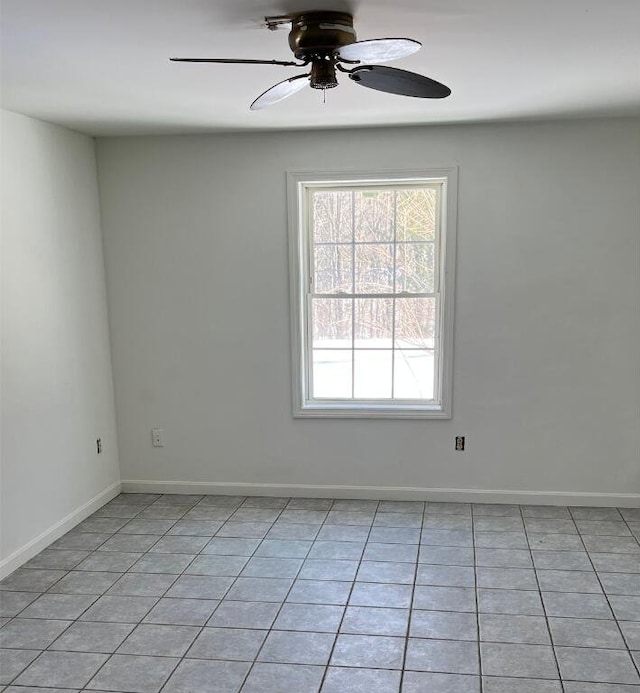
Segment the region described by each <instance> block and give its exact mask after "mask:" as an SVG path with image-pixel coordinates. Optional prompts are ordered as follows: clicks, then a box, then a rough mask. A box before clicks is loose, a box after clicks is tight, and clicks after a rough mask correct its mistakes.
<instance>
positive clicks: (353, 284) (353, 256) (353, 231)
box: [351, 190, 356, 399]
mask: <svg viewBox="0 0 640 693" xmlns="http://www.w3.org/2000/svg"><path fill="white" fill-rule="evenodd" d="M355 201H356V192H355V190H352V191H351V291H352V292H353V297H352V299H351V399H355V398H356V299H355V291H356V202H355Z"/></svg>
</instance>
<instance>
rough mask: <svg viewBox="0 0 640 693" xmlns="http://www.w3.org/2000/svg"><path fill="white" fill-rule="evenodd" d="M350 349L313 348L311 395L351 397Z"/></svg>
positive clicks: (318, 396) (316, 396)
mask: <svg viewBox="0 0 640 693" xmlns="http://www.w3.org/2000/svg"><path fill="white" fill-rule="evenodd" d="M351 353H352V352H351V351H350V350H347V349H344V350H343V349H337V350H328V349H314V350H313V397H315V398H316V399H317V398H321V397H331V398H334V399H336V398H338V399H344V398H351Z"/></svg>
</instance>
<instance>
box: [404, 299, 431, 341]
mask: <svg viewBox="0 0 640 693" xmlns="http://www.w3.org/2000/svg"><path fill="white" fill-rule="evenodd" d="M435 329H436V300H435V298H397V299H396V335H395V337H396V339H395V347H396V349H401V348H417V349H422V348H427V349H433V348H434V347H435Z"/></svg>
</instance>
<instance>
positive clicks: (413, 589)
mask: <svg viewBox="0 0 640 693" xmlns="http://www.w3.org/2000/svg"><path fill="white" fill-rule="evenodd" d="M426 515H427V503H426V502H425V504H424V506H423V508H422V521H421V523H420V537H419V539H418V542H419V543H418V550H417V551H416V560H415V567H414V569H413V585H412V586H411V600H410V602H409V617H408V618H407V633H406V635H405V643H404V653H403V657H402V669H401V670H400V690H402V687H403V686H404V674H405V667H406V664H407V652H408V650H409V635H410V633H411V623H412V621H413V611H414V609H413V599H414V596H415V592H416V584H417V580H418V567H419V566H420V562H419V561H420V547H421V546H422V544H421V543H420V542H421V540H422V532H423V531H424V522H425V519H426ZM480 693H482V691H480Z"/></svg>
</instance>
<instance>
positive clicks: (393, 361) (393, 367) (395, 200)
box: [391, 190, 398, 399]
mask: <svg viewBox="0 0 640 693" xmlns="http://www.w3.org/2000/svg"><path fill="white" fill-rule="evenodd" d="M397 210H398V191H397V190H394V191H393V264H392V270H391V271H392V272H393V298H392V299H391V399H393V396H394V394H395V386H396V291H397V287H396V275H397V272H396V261H397V256H398V246H397V244H396V241H397V238H398V230H397V228H396V225H397V222H398V214H397Z"/></svg>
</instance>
